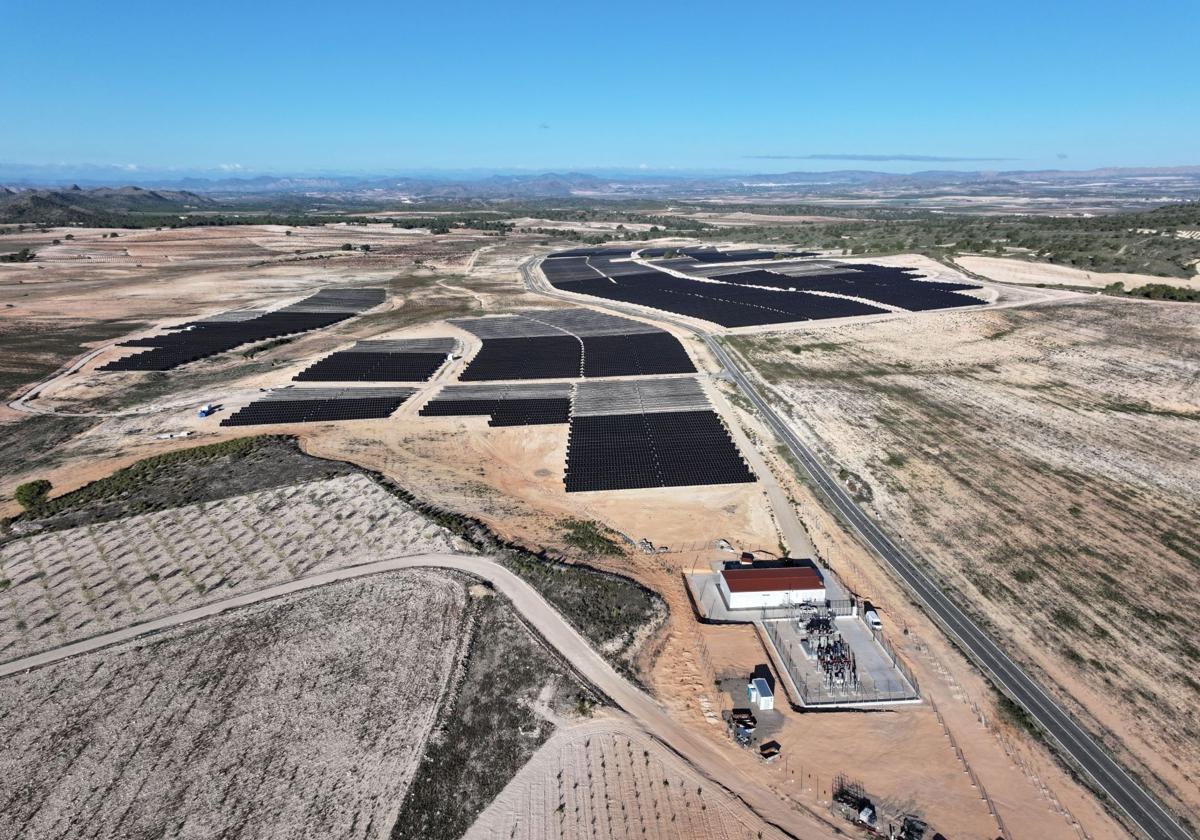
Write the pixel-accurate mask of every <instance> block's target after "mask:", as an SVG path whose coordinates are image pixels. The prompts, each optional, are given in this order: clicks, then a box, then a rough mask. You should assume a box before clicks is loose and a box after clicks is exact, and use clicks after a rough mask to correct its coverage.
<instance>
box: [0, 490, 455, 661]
mask: <svg viewBox="0 0 1200 840" xmlns="http://www.w3.org/2000/svg"><path fill="white" fill-rule="evenodd" d="M462 548H464V546H463V544H462V543H461V541H459V540H458V539H456V538H455V537H454V536H453V535H451V534H450V533H449V532H447V531H446V530H445V529H443V528H441V527H440V526H437V525H435V524H433V523H431V522H429V521H428V520H427V519H426V518H425V517H424V516H422V515H421V514H419V513H417V512H416V511H415V510H413V509H412V508H411V507H410V506H409V505H407V504H406V503H404V502H403V501H401V500H400V499H398V498H396V497H395V496H394V495H393V494H391V493H389V492H388V491H387V490H385V489H383V488H382V487H381V486H379V485H378V484H376V483H375V482H373V481H372V480H371V479H369V478H367V477H366V476H364V475H361V474H356V475H345V476H340V477H337V478H331V479H327V480H323V481H313V482H309V483H305V484H299V485H293V486H288V487H278V488H274V489H269V490H261V491H258V492H255V493H250V494H247V495H242V496H235V497H229V498H225V499H220V500H217V501H207V502H200V503H197V504H192V505H186V506H183V507H178V508H172V509H169V510H163V511H157V512H154V513H147V514H143V515H139V516H131V517H126V518H123V519H114V520H111V521H107V522H103V523H98V524H91V523H89V524H85V525H82V526H80V527H75V528H68V529H64V530H58V531H53V532H50V533H43V534H34V535H31V536H27V537H24V538H21V539H17V540H13V541H10V542H8V543H6V544H4V545H3V546H0V576H2V578H0V579H2V580H3V592H2V593H0V598H2V599H3V604H4V610H3V613H2V614H0V657H3V658H4V659H12V658H17V657H20V656H23V655H27V654H30V653H34V652H37V651H41V650H45V649H47V648H50V647H54V646H57V645H61V644H65V643H68V642H71V641H75V640H78V639H82V638H85V637H87V636H92V635H96V634H99V633H103V632H106V631H109V630H114V629H117V628H119V627H123V626H127V625H130V624H134V623H137V622H141V621H146V620H148V619H152V618H157V617H160V616H164V615H169V614H171V613H174V612H179V611H182V610H186V609H190V608H192V607H195V606H199V605H200V604H203V603H206V602H210V601H215V600H220V599H222V598H226V597H230V596H232V595H236V594H238V593H241V592H246V591H252V590H254V589H261V588H263V587H265V586H269V585H271V584H275V583H281V582H284V581H288V580H293V579H296V578H299V577H303V576H306V575H309V574H312V573H314V572H319V571H325V570H329V569H336V568H341V567H344V566H348V565H352V564H355V563H361V562H364V561H366V560H373V559H381V558H383V557H386V556H399V555H405V554H422V553H428V552H448V551H454V550H460V549H462Z"/></svg>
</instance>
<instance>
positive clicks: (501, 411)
mask: <svg viewBox="0 0 1200 840" xmlns="http://www.w3.org/2000/svg"><path fill="white" fill-rule="evenodd" d="M570 412H571V401H570V400H569V399H567V398H549V399H480V400H459V399H445V400H443V399H435V400H433V401H432V402H430V403H429V404H427V405H426V406H425V407H424V408H422V409H421V412H420V413H421V416H422V417H469V416H483V415H488V416H490V418H491V419H490V420H488V425H489V426H544V425H551V424H555V423H566V422H567V420H568V417H569V415H570Z"/></svg>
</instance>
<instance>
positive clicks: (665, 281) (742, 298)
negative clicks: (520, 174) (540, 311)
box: [543, 249, 980, 327]
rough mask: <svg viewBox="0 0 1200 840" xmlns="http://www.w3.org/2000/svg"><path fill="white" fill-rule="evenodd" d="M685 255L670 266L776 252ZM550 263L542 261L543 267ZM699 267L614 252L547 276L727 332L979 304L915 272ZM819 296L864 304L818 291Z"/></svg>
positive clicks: (566, 287)
mask: <svg viewBox="0 0 1200 840" xmlns="http://www.w3.org/2000/svg"><path fill="white" fill-rule="evenodd" d="M664 253H665V251H664ZM687 253H688V258H687V259H685V260H681V261H678V262H673V263H672V266H673V267H674V268H675V269H676V270H683V271H686V270H687V265H688V264H689V263H693V261H697V260H701V259H702V260H704V261H706V262H716V263H720V262H732V261H735V259H736V260H750V259H764V258H768V257H773V256H774V255H775V254H776V252H773V251H759V250H742V251H726V252H719V251H713V250H709V249H687ZM787 256H789V257H795V256H803V254H787ZM548 264H549V263H548V261H543V268H544V270H545V266H546V265H548ZM583 267H587V268H591V269H594V270H595V271H596V272H597V274H596V276H589V275H588V274H587V273H586V272H585V271H584V270H583ZM798 267H800V264H797V263H793V264H791V267H790V270H793V271H795V270H796V269H797V268H798ZM697 270H698V271H703V272H704V273H705V274H715V276H712V277H696V278H694V279H693V278H687V277H680V276H678V275H677V274H670V273H668V272H666V271H661V270H659V268H658V267H651V266H646V265H642V264H640V263H636V262H632V261H622V260H619V259H617V258H616V257H614V256H612V255H589V256H581V257H579V258H577V259H574V260H573V261H572V260H568V261H567V262H566V265H565V266H564V268H563V269H562V270H558V269H553V270H550V271H548V273H547V275H546V278H547V280H548V281H549V282H550V284H551V285H553V286H554V287H555V288H556V289H559V290H561V291H564V292H572V293H575V294H580V295H588V296H591V297H597V298H601V299H604V300H613V301H619V302H622V303H630V304H635V305H638V306H645V307H649V308H652V309H657V310H660V311H663V312H671V313H675V314H679V315H686V316H688V317H692V318H699V319H701V320H705V321H711V322H712V323H715V324H720V325H721V326H725V327H743V326H754V325H758V324H778V323H787V322H790V321H809V320H820V319H825V318H846V317H853V316H860V315H878V314H881V313H884V312H888V311H891V310H888V309H885V308H884V306H894V307H901V308H904V309H912V310H924V309H942V308H950V307H959V306H972V305H978V304H979V303H980V301H979V300H978V299H976V298H972V297H969V296H967V295H961V294H956V292H958V291H962V290H965V289H971V288H975V287H972V286H968V285H963V284H953V283H935V282H928V281H923V280H920V279H918V278H915V277H913V276H911V272H912V269H903V268H892V267H885V266H873V265H867V264H864V265H851V266H843V267H841V268H840V270H838V271H829V272H826V273H825V274H814V273H811V272H810V271H807V269H805V273H802V274H801V273H797V274H795V275H785V274H784V273H783V272H782V271H778V272H777V271H768V270H764V269H754V270H748V271H744V272H731V273H728V274H724V273H720V274H718V273H715V272H713V271H712V270H711V269H697ZM601 275H603V276H601ZM759 287H766V288H759ZM816 292H826V293H833V295H847V296H849V297H853V298H860V299H861V300H850V299H848V297H835V296H832V295H831V294H814V293H816ZM867 301H871V303H869V302H867ZM873 302H878V303H880V304H883V305H884V306H878V305H874V303H873Z"/></svg>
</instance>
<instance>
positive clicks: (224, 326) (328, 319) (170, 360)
mask: <svg viewBox="0 0 1200 840" xmlns="http://www.w3.org/2000/svg"><path fill="white" fill-rule="evenodd" d="M384 299H385V294H384V291H383V289H322V290H321V291H320V292H317V293H316V294H314V295H311V296H310V297H308V298H305V299H304V300H302V301H300V302H299V303H295V304H292V305H290V306H287V307H284V308H283V309H280V310H277V311H274V312H265V313H263V314H261V315H258V316H256V317H253V318H248V319H246V320H240V321H221V320H208V321H192V322H189V323H187V324H182V325H180V326H179V327H174V328H172V331H170V332H165V333H163V334H162V335H156V336H149V337H147V338H138V339H131V340H130V341H127V342H123V344H125V345H126V346H131V347H151V348H153V349H151V350H146V351H144V352H142V353H137V354H134V355H131V356H126V357H124V358H121V359H116V360H114V361H111V362H109V363H108V364H106V365H103V366H101V367H99V368H97V370H102V371H125V370H170V369H171V368H175V367H178V366H179V365H183V364H187V363H188V362H194V361H197V360H198V359H203V358H207V357H208V356H214V355H216V354H217V353H223V352H225V351H226V350H232V349H233V348H235V347H239V346H241V345H243V344H251V343H254V342H257V341H265V340H267V339H272V338H279V337H281V336H285V335H292V334H294V333H302V332H308V331H309V330H316V329H321V328H322V327H328V326H329V325H331V324H336V323H337V322H339V321H344V320H346V319H347V318H352V317H354V315H356V314H358V313H359V312H362V311H364V310H366V309H370V308H371V307H373V306H378V305H379V304H381V303H383V301H384Z"/></svg>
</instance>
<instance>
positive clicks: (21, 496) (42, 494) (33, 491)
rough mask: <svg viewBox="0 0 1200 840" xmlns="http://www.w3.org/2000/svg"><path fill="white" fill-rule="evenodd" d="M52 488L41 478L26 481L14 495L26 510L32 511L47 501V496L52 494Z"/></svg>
mask: <svg viewBox="0 0 1200 840" xmlns="http://www.w3.org/2000/svg"><path fill="white" fill-rule="evenodd" d="M51 487H53V485H52V484H51V483H50V482H49V481H47V480H46V479H44V478H39V479H37V480H36V481H26V482H25V483H24V484H21V485H19V486H18V487H17V490H16V492H15V493H13V498H14V499H16V500H17V502H18V504H20V505H21V507H23V508H25V510H31V509H32V508H35V507H37V506H38V505H40V504H41V503H42V502H44V501H46V496H47V495H48V494H49V493H50V488H51Z"/></svg>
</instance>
